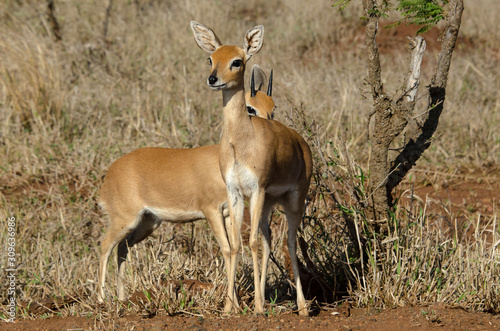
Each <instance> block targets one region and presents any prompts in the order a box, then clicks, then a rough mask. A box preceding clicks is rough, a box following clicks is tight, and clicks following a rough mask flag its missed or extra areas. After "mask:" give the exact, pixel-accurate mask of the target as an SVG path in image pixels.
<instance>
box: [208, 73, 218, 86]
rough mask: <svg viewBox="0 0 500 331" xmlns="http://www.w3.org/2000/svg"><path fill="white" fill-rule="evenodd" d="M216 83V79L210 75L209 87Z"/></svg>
mask: <svg viewBox="0 0 500 331" xmlns="http://www.w3.org/2000/svg"><path fill="white" fill-rule="evenodd" d="M216 82H217V77H215V76H213V75H211V76H210V77H208V83H209V84H210V85H214V84H215V83H216Z"/></svg>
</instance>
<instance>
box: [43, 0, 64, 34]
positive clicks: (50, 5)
mask: <svg viewBox="0 0 500 331" xmlns="http://www.w3.org/2000/svg"><path fill="white" fill-rule="evenodd" d="M55 7H56V6H55V4H54V0H47V15H48V16H49V22H50V25H51V26H52V32H53V33H54V38H56V41H61V40H62V35H61V28H60V26H59V22H58V21H57V18H56V14H55V12H56V8H55Z"/></svg>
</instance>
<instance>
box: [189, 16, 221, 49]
mask: <svg viewBox="0 0 500 331" xmlns="http://www.w3.org/2000/svg"><path fill="white" fill-rule="evenodd" d="M190 24H191V30H193V34H194V40H195V41H196V43H197V44H198V46H199V47H200V48H201V49H202V50H204V51H205V52H208V53H213V52H215V50H216V49H217V48H219V47H220V46H222V44H221V42H220V40H219V38H217V36H216V35H215V32H213V31H212V29H210V28H208V27H206V26H204V25H203V24H201V23H198V22H195V21H191V22H190Z"/></svg>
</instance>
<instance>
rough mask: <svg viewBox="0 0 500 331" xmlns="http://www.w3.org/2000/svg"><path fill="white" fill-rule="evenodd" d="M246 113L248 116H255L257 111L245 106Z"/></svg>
mask: <svg viewBox="0 0 500 331" xmlns="http://www.w3.org/2000/svg"><path fill="white" fill-rule="evenodd" d="M247 112H248V115H250V116H257V111H256V110H255V108H253V107H250V106H247Z"/></svg>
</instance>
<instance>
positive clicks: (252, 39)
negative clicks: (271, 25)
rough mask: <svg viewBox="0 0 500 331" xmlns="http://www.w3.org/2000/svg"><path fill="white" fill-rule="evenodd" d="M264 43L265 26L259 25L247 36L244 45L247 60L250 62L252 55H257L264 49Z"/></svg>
mask: <svg viewBox="0 0 500 331" xmlns="http://www.w3.org/2000/svg"><path fill="white" fill-rule="evenodd" d="M263 42H264V26H263V25H257V26H256V27H254V28H252V29H250V30H248V31H247V33H246V35H245V42H244V44H243V49H244V50H245V53H246V55H247V60H249V59H250V58H251V57H252V55H254V54H257V53H258V52H259V51H260V48H261V47H262V43H263Z"/></svg>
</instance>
